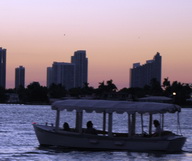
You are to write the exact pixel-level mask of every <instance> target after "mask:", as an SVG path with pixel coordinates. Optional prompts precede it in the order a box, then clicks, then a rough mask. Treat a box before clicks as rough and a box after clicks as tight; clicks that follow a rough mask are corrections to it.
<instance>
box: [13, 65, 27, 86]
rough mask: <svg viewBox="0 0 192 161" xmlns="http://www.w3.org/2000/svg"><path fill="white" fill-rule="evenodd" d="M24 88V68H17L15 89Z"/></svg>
mask: <svg viewBox="0 0 192 161" xmlns="http://www.w3.org/2000/svg"><path fill="white" fill-rule="evenodd" d="M21 86H22V87H25V68H24V67H23V66H19V67H18V68H15V88H19V87H21Z"/></svg>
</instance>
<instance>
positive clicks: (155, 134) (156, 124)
mask: <svg viewBox="0 0 192 161" xmlns="http://www.w3.org/2000/svg"><path fill="white" fill-rule="evenodd" d="M153 124H154V126H155V128H156V129H155V133H154V134H153V136H160V135H161V133H162V132H163V130H162V129H161V127H160V123H159V121H158V120H154V121H153Z"/></svg>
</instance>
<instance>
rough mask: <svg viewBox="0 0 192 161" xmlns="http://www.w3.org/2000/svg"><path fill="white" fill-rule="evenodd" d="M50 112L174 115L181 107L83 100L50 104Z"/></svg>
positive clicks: (153, 103)
mask: <svg viewBox="0 0 192 161" xmlns="http://www.w3.org/2000/svg"><path fill="white" fill-rule="evenodd" d="M52 110H58V111H62V110H67V111H73V110H76V111H78V112H81V111H83V110H84V111H86V112H88V113H89V112H93V111H95V112H97V113H103V112H106V113H113V112H116V113H120V114H121V113H124V112H127V113H128V114H134V113H140V114H144V113H150V114H156V113H174V112H180V111H181V107H180V106H178V105H174V104H168V103H156V102H132V101H110V100H85V99H70V100H61V101H56V102H54V103H53V104H52Z"/></svg>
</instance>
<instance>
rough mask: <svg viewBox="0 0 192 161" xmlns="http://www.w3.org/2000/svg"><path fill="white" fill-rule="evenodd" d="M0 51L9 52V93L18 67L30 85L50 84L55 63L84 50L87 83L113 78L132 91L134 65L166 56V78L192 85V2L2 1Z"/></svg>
mask: <svg viewBox="0 0 192 161" xmlns="http://www.w3.org/2000/svg"><path fill="white" fill-rule="evenodd" d="M0 6H1V10H0V18H1V27H0V47H3V48H6V49H7V88H14V74H15V73H14V71H15V68H16V67H18V66H20V65H22V66H24V67H25V68H26V85H28V84H29V83H31V82H33V81H38V82H40V83H41V85H46V68H47V67H48V66H51V65H52V63H53V61H59V62H70V58H71V56H72V55H73V53H74V51H76V50H86V51H87V57H88V59H89V80H88V81H89V83H90V85H91V86H94V87H98V83H99V82H101V81H107V80H109V79H113V81H114V83H115V84H116V85H117V87H118V88H119V89H121V88H123V87H129V70H130V68H131V67H132V64H133V63H136V62H140V63H141V64H144V63H145V61H146V60H149V59H152V58H153V56H154V55H155V54H156V52H160V54H161V56H162V79H163V78H165V77H169V80H170V81H175V80H177V81H179V82H181V83H192V77H191V72H190V70H191V69H192V63H191V60H192V56H191V52H192V45H191V42H192V30H191V29H192V16H191V15H192V11H191V6H192V1H191V0H183V1H180V0H169V1H168V2H167V0H161V1H151V0H145V1H143V0H134V1H128V0H105V1H101V0H97V1H94V0H81V2H80V1H79V0H70V1H69V0H57V1H55V0H46V3H45V1H44V0H33V1H30V0H19V1H18V0H1V1H0Z"/></svg>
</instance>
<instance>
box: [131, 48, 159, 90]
mask: <svg viewBox="0 0 192 161" xmlns="http://www.w3.org/2000/svg"><path fill="white" fill-rule="evenodd" d="M161 62H162V57H161V56H160V53H158V52H157V54H156V55H155V56H154V57H153V59H152V60H147V61H146V64H143V65H140V63H135V64H133V68H132V69H130V87H133V88H134V87H140V88H143V87H144V86H145V85H150V82H151V80H152V79H154V78H155V79H156V80H157V81H158V82H159V83H160V84H161Z"/></svg>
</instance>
